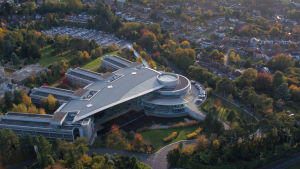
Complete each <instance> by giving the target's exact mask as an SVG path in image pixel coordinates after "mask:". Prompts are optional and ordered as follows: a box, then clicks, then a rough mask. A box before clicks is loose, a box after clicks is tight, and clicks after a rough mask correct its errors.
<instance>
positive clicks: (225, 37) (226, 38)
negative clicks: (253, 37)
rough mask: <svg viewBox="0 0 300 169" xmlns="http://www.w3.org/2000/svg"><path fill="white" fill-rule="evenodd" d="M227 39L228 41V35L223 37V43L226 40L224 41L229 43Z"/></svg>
mask: <svg viewBox="0 0 300 169" xmlns="http://www.w3.org/2000/svg"><path fill="white" fill-rule="evenodd" d="M229 39H230V36H228V35H226V36H224V37H223V38H222V40H223V41H225V40H226V41H229Z"/></svg>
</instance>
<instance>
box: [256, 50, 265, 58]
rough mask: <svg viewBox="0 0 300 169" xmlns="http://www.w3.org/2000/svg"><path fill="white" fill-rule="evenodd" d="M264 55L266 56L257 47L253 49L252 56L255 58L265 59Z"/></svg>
mask: <svg viewBox="0 0 300 169" xmlns="http://www.w3.org/2000/svg"><path fill="white" fill-rule="evenodd" d="M265 56H266V54H265V53H264V52H262V51H261V50H259V49H255V50H254V51H253V58H254V59H255V60H264V59H266V58H265Z"/></svg>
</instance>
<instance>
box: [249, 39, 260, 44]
mask: <svg viewBox="0 0 300 169" xmlns="http://www.w3.org/2000/svg"><path fill="white" fill-rule="evenodd" d="M259 43H260V40H259V39H256V38H251V39H250V46H256V45H258V44H259Z"/></svg>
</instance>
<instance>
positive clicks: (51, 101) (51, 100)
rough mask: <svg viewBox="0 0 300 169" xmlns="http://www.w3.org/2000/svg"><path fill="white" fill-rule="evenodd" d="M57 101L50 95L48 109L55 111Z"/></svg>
mask: <svg viewBox="0 0 300 169" xmlns="http://www.w3.org/2000/svg"><path fill="white" fill-rule="evenodd" d="M56 102H57V100H56V99H55V98H54V97H53V96H52V95H51V94H49V95H48V108H49V110H51V111H53V110H54V109H55V108H56Z"/></svg>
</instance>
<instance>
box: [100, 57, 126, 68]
mask: <svg viewBox="0 0 300 169" xmlns="http://www.w3.org/2000/svg"><path fill="white" fill-rule="evenodd" d="M102 60H104V61H107V62H109V63H112V64H114V65H116V66H118V67H121V68H126V67H128V65H126V64H123V63H119V62H117V61H115V60H112V59H110V58H108V57H105V58H103V59H102Z"/></svg>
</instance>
